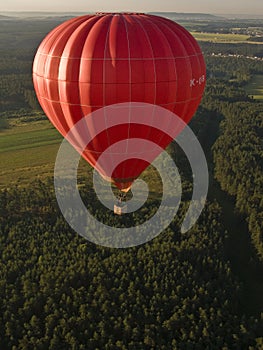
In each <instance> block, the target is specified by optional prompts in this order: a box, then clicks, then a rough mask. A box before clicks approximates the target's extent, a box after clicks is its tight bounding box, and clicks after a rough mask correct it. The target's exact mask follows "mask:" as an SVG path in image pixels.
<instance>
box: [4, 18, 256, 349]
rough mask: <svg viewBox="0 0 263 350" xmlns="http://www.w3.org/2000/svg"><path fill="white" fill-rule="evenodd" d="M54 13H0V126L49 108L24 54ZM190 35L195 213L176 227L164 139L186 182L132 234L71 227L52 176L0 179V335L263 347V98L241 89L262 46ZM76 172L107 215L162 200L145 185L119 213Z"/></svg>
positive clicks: (54, 341) (92, 203) (12, 342)
mask: <svg viewBox="0 0 263 350" xmlns="http://www.w3.org/2000/svg"><path fill="white" fill-rule="evenodd" d="M61 21H62V19H61V18H57V19H46V20H43V22H41V21H39V20H37V21H36V20H33V19H31V20H30V21H29V20H27V21H26V22H25V21H22V20H20V21H19V20H17V21H15V22H12V21H5V20H1V21H0V26H1V28H2V29H3V30H2V31H1V36H0V43H1V45H0V47H1V52H0V53H1V55H0V74H1V79H0V135H1V133H4V132H5V130H12V128H13V127H15V125H16V123H19V121H21V120H22V121H23V123H25V122H26V123H29V124H30V123H34V122H35V121H38V120H44V119H45V118H46V117H45V116H44V115H43V112H42V111H41V109H40V107H39V105H38V102H37V100H36V97H35V93H34V90H33V85H32V78H31V67H32V60H33V57H34V52H35V50H36V47H37V45H38V43H39V42H40V41H41V39H42V38H43V36H44V35H45V33H47V32H48V31H49V30H50V29H51V28H52V27H54V26H55V24H58V23H60V22H61ZM40 22H41V25H39V23H40ZM190 25H193V24H192V23H189V26H190ZM207 25H208V26H211V23H210V22H209V23H208V24H207ZM220 25H222V24H220ZM249 25H251V22H249ZM10 28H12V30H11V29H10ZM214 29H215V28H214ZM17 33H18V34H17ZM30 33H32V35H31V36H30ZM200 45H201V47H202V50H203V52H204V55H205V59H206V64H207V85H206V91H205V96H204V98H203V100H202V103H201V105H200V107H199V109H198V111H197V113H196V115H195V117H194V118H193V120H192V121H191V123H190V126H191V128H192V129H193V131H194V132H195V134H196V135H197V136H198V139H199V141H200V143H201V144H202V147H203V149H204V151H205V154H206V157H207V161H208V166H209V173H210V187H209V195H208V200H207V203H206V206H205V209H204V211H203V213H202V215H201V216H200V218H199V219H198V221H197V223H196V224H195V225H194V227H193V228H192V229H191V230H190V231H188V232H187V233H181V232H180V224H181V222H182V220H183V218H184V214H185V212H186V210H187V208H188V205H189V200H190V198H191V191H192V186H191V174H190V171H189V164H188V163H187V159H185V157H184V155H183V154H181V152H180V150H179V149H178V147H177V146H176V144H175V143H173V144H171V145H170V146H169V147H168V152H170V154H171V155H172V157H174V159H175V161H176V162H177V164H179V168H180V173H181V177H182V182H183V189H184V195H183V200H182V202H181V205H180V208H179V211H178V213H177V215H176V216H175V218H174V220H173V221H172V223H171V224H170V225H169V227H168V228H167V229H166V230H165V231H164V232H163V233H162V234H160V235H159V236H158V237H157V238H155V239H154V240H152V241H150V242H148V243H146V244H144V245H141V246H137V247H134V248H129V249H111V248H105V247H100V246H97V245H95V244H93V243H90V242H88V241H86V240H85V239H84V238H82V237H80V236H79V235H78V234H77V233H75V232H74V231H73V230H72V229H71V228H70V227H69V225H68V224H67V223H66V222H65V220H64V218H63V216H62V214H61V213H60V210H59V208H58V205H57V202H56V197H55V194H54V188H53V179H52V177H47V178H46V179H44V180H42V179H41V180H36V179H29V180H28V184H27V185H23V186H22V185H21V184H20V183H19V181H18V182H17V184H16V185H14V186H8V185H7V186H6V188H3V189H2V190H0V256H1V259H0V296H1V298H0V308H1V315H0V349H3V350H9V349H12V350H16V349H17V350H18V349H43V350H44V349H54V350H57V349H61V350H65V349H76V350H79V349H85V350H86V349H90V350H95V349H98V350H101V349H108V350H111V349H112V350H115V349H124V350H126V349H127V350H130V349H134V350H140V349H146V350H147V349H149V350H150V349H158V350H159V349H160V350H167V349H179V350H181V349H182V350H184V349H187V350H188V349H200V350H202V349H215V350H216V349H221V350H227V349H230V350H231V349H236V350H239V349H249V350H253V349H263V300H262V295H263V278H262V276H263V226H262V222H263V196H262V188H263V150H262V136H263V102H262V101H263V100H262V99H256V98H254V97H253V95H251V93H250V92H249V91H248V90H247V89H246V86H247V84H248V83H249V82H250V81H251V79H252V78H253V77H254V76H259V75H262V77H263V61H262V59H263V46H262V45H260V44H251V43H250V44H245V43H236V44H230V43H215V42H200ZM218 54H220V55H218ZM233 55H234V56H233ZM238 55H240V56H241V57H238ZM255 56H256V57H257V58H259V59H257V60H256V59H254V57H255ZM0 157H1V153H0ZM0 160H1V158H0ZM88 176H89V175H88ZM82 185H83V186H81V196H82V198H83V200H84V202H85V203H86V206H87V208H88V210H89V211H90V212H91V213H93V214H94V215H95V216H96V217H97V218H98V219H99V220H100V221H103V222H104V223H106V224H109V225H111V226H112V225H121V226H122V227H124V226H130V225H133V224H138V223H141V222H144V221H145V220H146V219H147V218H149V217H151V216H152V215H153V214H154V213H155V211H156V208H157V207H158V205H159V204H160V201H159V199H158V196H156V197H152V198H149V199H148V201H147V202H146V203H145V205H144V207H142V208H141V209H140V210H138V211H137V212H135V213H133V214H129V215H128V216H127V217H125V216H124V217H121V219H119V218H116V216H114V215H113V214H112V213H111V212H110V211H107V210H105V208H103V207H102V205H101V204H100V203H99V200H98V199H97V197H96V194H95V193H94V190H93V189H92V188H91V186H90V179H84V180H83V184H82ZM235 222H237V223H238V224H237V225H236V226H235V224H234V223H235ZM241 226H242V228H240V227H241ZM89 229H90V230H91V231H92V230H94V228H93V227H90V228H89ZM95 233H96V232H94V234H95ZM244 262H245V263H244Z"/></svg>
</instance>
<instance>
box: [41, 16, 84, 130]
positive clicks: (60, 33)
mask: <svg viewBox="0 0 263 350" xmlns="http://www.w3.org/2000/svg"><path fill="white" fill-rule="evenodd" d="M76 22H77V24H79V22H81V23H82V21H78V20H76V19H75V20H74V21H72V22H71V25H72V26H71V28H67V26H63V27H62V28H60V26H59V27H58V30H56V31H55V32H54V35H55V34H56V37H55V38H53V43H52V46H51V47H50V49H51V48H52V47H53V48H54V46H56V45H57V44H58V41H59V40H60V39H61V38H62V37H63V36H64V35H65V30H70V34H69V37H70V36H71V35H72V33H73V32H74V31H75V29H76V28H74V27H75V26H76ZM72 27H73V28H72ZM54 35H53V36H54ZM51 37H52V36H51ZM67 42H68V40H67V41H66V42H65V44H64V46H63V48H61V50H60V52H61V55H60V56H61V57H62V53H63V50H64V49H65V47H66V45H67ZM49 52H50V50H49ZM61 57H60V60H59V64H58V72H59V66H60V64H61ZM51 58H53V55H51ZM45 68H46V67H45ZM44 76H45V74H44ZM56 88H57V93H58V95H59V96H60V92H59V81H57V84H56ZM59 107H60V110H61V113H62V114H63V119H64V120H63V123H62V122H61V121H60V119H58V118H56V119H57V121H58V122H59V124H60V126H61V127H62V129H64V126H63V125H66V126H67V128H69V126H68V122H67V120H66V118H65V113H64V111H63V108H62V105H61V103H59ZM51 108H52V111H54V108H53V105H52V104H51ZM54 114H55V115H56V113H54Z"/></svg>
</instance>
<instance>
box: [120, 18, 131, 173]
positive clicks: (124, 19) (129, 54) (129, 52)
mask: <svg viewBox="0 0 263 350" xmlns="http://www.w3.org/2000/svg"><path fill="white" fill-rule="evenodd" d="M121 18H122V21H123V22H124V27H125V30H126V38H127V45H128V63H129V103H131V51H130V41H129V40H130V39H129V34H128V28H127V23H126V18H125V15H122V16H121ZM129 106H130V104H129ZM130 123H131V107H129V121H128V135H127V142H126V156H128V144H129V136H130ZM124 168H125V167H123V168H122V177H123V176H124V175H123V172H124V170H125V169H124Z"/></svg>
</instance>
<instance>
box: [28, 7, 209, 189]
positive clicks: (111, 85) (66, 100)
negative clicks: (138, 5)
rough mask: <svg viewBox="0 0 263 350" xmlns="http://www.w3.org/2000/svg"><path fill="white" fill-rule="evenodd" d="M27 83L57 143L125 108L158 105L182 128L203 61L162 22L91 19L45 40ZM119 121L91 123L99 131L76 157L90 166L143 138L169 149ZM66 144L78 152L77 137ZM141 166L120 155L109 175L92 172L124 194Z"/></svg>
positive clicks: (162, 138) (118, 16) (141, 127)
mask: <svg viewBox="0 0 263 350" xmlns="http://www.w3.org/2000/svg"><path fill="white" fill-rule="evenodd" d="M33 82H34V87H35V91H36V95H37V97H38V100H39V102H40V105H41V106H42V108H43V110H44V112H45V113H46V115H47V116H48V118H49V119H50V121H51V122H52V123H53V125H54V126H55V127H56V128H57V130H58V131H59V132H60V133H61V134H62V135H63V136H64V137H67V134H68V132H69V130H71V128H72V127H73V126H74V125H76V123H78V121H80V120H81V119H82V118H83V117H85V116H87V115H90V120H89V125H87V132H91V129H92V128H95V129H96V128H97V126H96V123H98V120H96V118H95V117H94V118H93V115H94V116H95V113H94V112H95V111H97V110H99V109H103V108H105V107H106V106H111V105H116V104H121V103H127V102H130V103H137V102H142V103H145V104H150V105H157V106H160V107H162V108H164V109H167V110H169V111H171V112H172V113H174V114H175V115H177V116H179V117H180V118H181V119H182V120H183V121H184V122H185V123H188V122H189V121H190V119H191V118H192V116H193V115H194V113H195V111H196V109H197V107H198V105H199V103H200V101H201V98H202V94H203V91H204V86H205V62H204V58H203V55H202V52H201V49H200V47H199V45H198V44H197V42H196V40H195V39H194V38H193V37H192V35H191V34H190V33H189V32H188V31H187V30H186V29H184V28H183V27H182V26H180V25H179V24H177V23H175V22H173V21H171V20H169V19H167V18H163V17H159V16H154V15H149V14H143V13H142V14H141V13H96V14H93V15H85V16H80V17H77V18H73V19H70V20H68V21H66V22H64V23H62V24H61V25H59V26H58V27H57V28H55V29H54V30H52V31H51V32H50V33H49V34H48V35H47V36H46V38H45V39H44V40H43V41H42V43H41V44H40V46H39V48H38V50H37V53H36V56H35V59H34V64H33ZM127 114H129V113H126V115H125V113H124V114H123V123H122V124H118V125H116V126H110V127H109V125H107V124H108V123H107V122H106V121H104V120H103V119H101V120H100V121H99V123H100V129H101V132H100V133H97V134H96V136H95V137H94V139H93V140H92V142H90V143H89V144H88V145H87V146H86V148H85V150H84V151H83V152H82V156H83V158H84V159H85V160H86V161H88V162H89V163H90V164H91V165H92V166H93V167H96V163H97V160H98V158H99V157H100V155H101V154H102V153H103V152H104V151H105V149H106V148H107V147H109V146H111V145H113V144H114V143H116V142H118V141H121V140H124V139H126V140H127V143H128V144H129V142H130V140H132V139H134V138H142V137H144V138H146V139H148V140H150V141H153V142H154V143H156V144H158V145H159V146H161V147H162V149H164V148H165V147H166V146H167V145H168V144H169V143H170V142H171V137H169V136H167V135H166V134H165V133H164V132H162V131H160V130H159V129H158V127H154V126H153V125H147V123H144V124H136V123H134V122H131V120H130V117H129V115H127ZM101 124H103V125H101ZM171 127H173V126H171ZM79 137H80V138H81V137H82V136H81V135H80V136H79ZM70 142H71V143H72V144H73V146H74V147H75V148H76V149H78V145H77V144H78V142H79V140H78V135H76V137H75V140H70ZM130 148H131V147H130ZM143 151H145V152H147V151H149V150H147V149H145V150H143ZM127 152H128V151H127ZM148 165H149V162H148V161H145V160H144V159H142V158H141V157H139V156H138V157H136V155H135V156H134V154H133V156H132V157H130V156H129V154H127V157H126V159H124V160H123V161H122V162H121V163H120V164H119V165H118V166H117V167H116V168H115V169H114V170H113V171H112V170H111V171H110V172H109V170H108V169H107V162H105V164H104V165H102V166H100V167H98V168H97V170H98V171H99V172H100V173H101V174H102V176H103V177H104V178H106V179H107V180H109V181H111V182H113V183H114V184H115V185H116V186H117V187H118V188H119V189H120V190H121V191H123V192H126V191H128V190H129V189H130V187H131V185H132V183H133V181H134V180H135V179H136V178H137V177H138V176H139V175H140V174H141V173H142V171H143V170H144V169H145V168H146V167H147V166H148Z"/></svg>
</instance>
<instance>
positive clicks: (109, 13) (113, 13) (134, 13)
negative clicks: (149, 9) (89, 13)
mask: <svg viewBox="0 0 263 350" xmlns="http://www.w3.org/2000/svg"><path fill="white" fill-rule="evenodd" d="M95 15H96V16H103V15H114V16H115V15H145V13H143V12H96V13H95Z"/></svg>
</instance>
